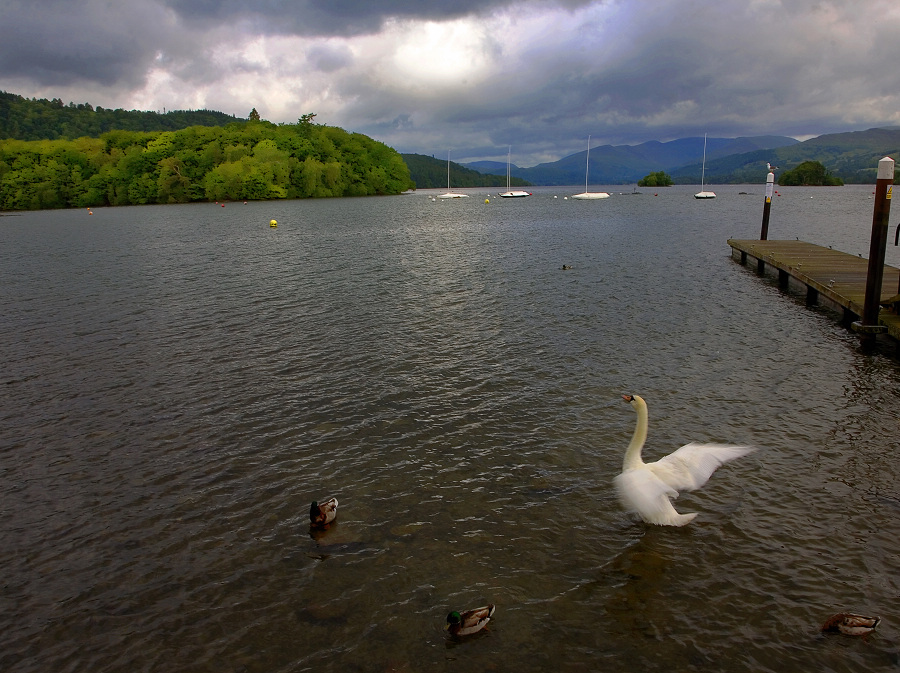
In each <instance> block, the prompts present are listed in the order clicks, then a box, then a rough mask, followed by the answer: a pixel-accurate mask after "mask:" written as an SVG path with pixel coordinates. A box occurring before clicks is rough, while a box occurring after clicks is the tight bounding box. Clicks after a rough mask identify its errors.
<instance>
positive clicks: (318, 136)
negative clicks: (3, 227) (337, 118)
mask: <svg viewBox="0 0 900 673" xmlns="http://www.w3.org/2000/svg"><path fill="white" fill-rule="evenodd" d="M314 116H315V115H304V117H305V118H306V119H305V120H302V122H301V123H298V124H296V125H294V124H284V125H275V124H272V123H270V122H266V121H246V122H244V121H241V122H232V123H230V124H228V125H226V126H191V127H188V128H185V129H181V130H177V131H154V132H142V131H132V130H113V131H108V132H106V133H103V134H102V135H100V137H99V138H90V137H81V138H77V139H74V140H68V139H58V140H39V141H24V140H15V139H12V140H0V210H35V209H44V208H72V207H82V208H83V207H96V206H105V205H109V206H121V205H136V204H148V203H188V202H191V201H214V200H215V201H224V200H261V199H278V198H306V197H329V196H365V195H376V194H398V193H400V192H403V191H405V190H407V189H410V188H413V187H414V186H415V185H414V183H413V182H412V180H411V179H410V176H409V169H408V168H407V166H406V164H405V163H404V162H403V159H402V158H401V156H400V155H399V154H398V153H397V152H396V151H395V150H394V149H392V148H390V147H388V146H387V145H384V144H383V143H380V142H377V141H375V140H372V139H371V138H369V137H367V136H364V135H362V134H358V133H348V132H347V131H344V130H343V129H340V128H336V127H330V126H325V125H318V124H313V123H312V118H313V117H314ZM303 122H305V123H303Z"/></svg>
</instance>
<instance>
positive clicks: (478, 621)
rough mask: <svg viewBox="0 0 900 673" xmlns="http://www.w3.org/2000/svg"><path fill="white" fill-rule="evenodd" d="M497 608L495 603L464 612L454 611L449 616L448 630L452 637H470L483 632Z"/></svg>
mask: <svg viewBox="0 0 900 673" xmlns="http://www.w3.org/2000/svg"><path fill="white" fill-rule="evenodd" d="M495 609H496V606H495V605H494V604H493V603H490V604H488V605H485V606H484V607H480V608H474V609H472V610H466V611H464V612H457V611H455V610H454V611H453V612H451V613H450V614H449V615H447V626H445V627H444V628H446V629H447V630H448V631H449V632H450V634H451V635H454V636H468V635H471V634H473V633H478V632H479V631H481V630H482V629H483V628H484V627H485V626H487V623H488V622H489V621H490V620H491V617H493V615H494V610H495Z"/></svg>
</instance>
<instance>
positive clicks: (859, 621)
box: [822, 612, 881, 636]
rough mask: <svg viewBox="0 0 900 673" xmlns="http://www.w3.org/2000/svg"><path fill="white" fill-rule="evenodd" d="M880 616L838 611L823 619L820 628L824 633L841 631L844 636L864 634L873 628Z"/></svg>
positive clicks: (870, 631)
mask: <svg viewBox="0 0 900 673" xmlns="http://www.w3.org/2000/svg"><path fill="white" fill-rule="evenodd" d="M879 622H881V617H866V616H864V615H855V614H853V613H852V612H840V613H838V614H836V615H832V616H831V617H829V618H828V619H826V620H825V624H823V625H822V630H823V631H825V632H826V633H843V634H844V635H845V636H865V635H868V634H869V633H872V631H874V630H875V627H876V626H878V624H879Z"/></svg>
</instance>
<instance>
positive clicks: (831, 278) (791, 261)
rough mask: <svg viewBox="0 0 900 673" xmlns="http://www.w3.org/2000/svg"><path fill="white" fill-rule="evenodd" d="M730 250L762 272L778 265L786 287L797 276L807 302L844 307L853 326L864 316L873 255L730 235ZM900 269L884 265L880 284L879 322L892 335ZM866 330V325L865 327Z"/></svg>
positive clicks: (899, 327) (899, 318)
mask: <svg viewBox="0 0 900 673" xmlns="http://www.w3.org/2000/svg"><path fill="white" fill-rule="evenodd" d="M728 245H730V246H731V256H732V258H733V259H734V260H735V261H738V262H740V263H741V264H744V265H746V264H747V262H748V261H749V260H751V259H752V260H754V261H755V263H756V271H757V273H759V274H760V275H762V274H764V273H765V272H766V266H770V267H772V268H773V269H777V271H778V281H779V284H780V285H781V286H782V287H784V288H787V287H789V286H790V284H791V282H792V281H793V282H794V283H795V284H800V285H801V286H806V301H807V303H808V304H825V305H829V303H830V304H831V306H832V307H833V308H836V309H837V310H839V311H840V310H842V311H843V322H844V323H845V324H846V325H848V326H850V325H851V324H853V323H854V322H856V323H857V326H858V321H859V320H860V316H862V315H863V307H864V305H865V297H866V277H867V274H868V265H869V261H868V260H867V259H865V258H863V257H854V256H853V255H849V254H847V253H846V252H839V251H838V250H832V249H831V248H823V247H822V246H819V245H815V244H813V243H805V242H803V241H760V240H736V239H729V241H728ZM898 314H900V269H896V268H894V267H892V266H888V265H885V267H884V279H883V282H882V285H881V311H880V313H879V316H878V324H879V326H880V327H881V329H877V328H876V330H873V331H881V332H886V333H887V334H889V335H890V336H892V337H893V338H894V339H900V315H898ZM862 331H867V330H866V328H865V327H863V328H862Z"/></svg>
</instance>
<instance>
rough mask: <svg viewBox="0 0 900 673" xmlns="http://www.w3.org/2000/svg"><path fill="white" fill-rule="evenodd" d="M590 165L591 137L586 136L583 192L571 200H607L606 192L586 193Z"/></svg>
mask: <svg viewBox="0 0 900 673" xmlns="http://www.w3.org/2000/svg"><path fill="white" fill-rule="evenodd" d="M590 165H591V137H590V136H588V144H587V159H586V160H585V166H584V191H583V192H582V193H581V194H573V195H572V198H573V199H582V200H593V199H608V198H609V194H607V193H606V192H589V191H588V168H590Z"/></svg>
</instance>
